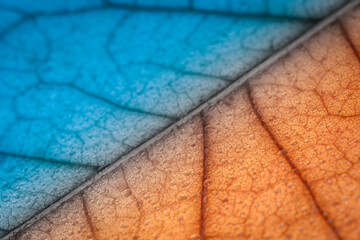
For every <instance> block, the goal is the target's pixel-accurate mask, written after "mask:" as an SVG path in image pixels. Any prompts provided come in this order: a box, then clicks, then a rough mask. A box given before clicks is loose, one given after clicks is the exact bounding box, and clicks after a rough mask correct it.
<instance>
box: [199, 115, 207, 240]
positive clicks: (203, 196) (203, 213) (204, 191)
mask: <svg viewBox="0 0 360 240" xmlns="http://www.w3.org/2000/svg"><path fill="white" fill-rule="evenodd" d="M201 122H202V128H203V142H204V150H203V151H204V156H203V176H202V189H201V208H200V216H201V220H200V239H201V240H204V239H205V238H206V236H205V219H206V202H207V185H208V167H209V166H208V155H209V146H208V139H209V138H208V137H209V136H208V133H207V130H206V127H207V124H206V117H205V115H204V113H201Z"/></svg>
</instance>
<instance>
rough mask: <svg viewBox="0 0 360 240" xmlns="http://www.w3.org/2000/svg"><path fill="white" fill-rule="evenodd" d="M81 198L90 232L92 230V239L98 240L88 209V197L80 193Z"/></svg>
mask: <svg viewBox="0 0 360 240" xmlns="http://www.w3.org/2000/svg"><path fill="white" fill-rule="evenodd" d="M80 199H81V202H82V205H83V210H84V214H85V218H86V222H87V224H88V226H89V228H90V232H91V235H92V237H93V238H92V239H93V240H97V237H96V235H95V228H94V225H93V224H92V221H91V218H90V214H89V210H88V206H87V202H86V199H85V197H84V194H80Z"/></svg>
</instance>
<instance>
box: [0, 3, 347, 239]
mask: <svg viewBox="0 0 360 240" xmlns="http://www.w3.org/2000/svg"><path fill="white" fill-rule="evenodd" d="M344 2H345V1H338V0H336V1H335V0H334V1H328V2H327V3H326V4H324V3H323V2H322V1H316V2H312V3H311V4H310V3H309V1H304V2H302V1H281V2H279V1H270V2H269V3H268V4H265V5H266V9H264V8H263V7H264V6H265V5H264V4H261V3H262V2H259V1H254V2H247V3H244V4H242V5H241V6H240V5H237V3H236V2H235V1H234V2H232V1H228V2H227V3H226V5H224V4H223V3H225V2H219V1H215V2H211V3H210V2H209V1H203V2H201V1H193V2H190V1H171V5H169V1H153V2H152V1H137V2H135V1H134V2H131V1H127V2H124V1H120V2H111V1H104V2H100V1H95V0H94V1H51V4H50V3H49V2H48V1H36V2H32V1H18V0H16V1H7V0H1V1H0V11H1V17H0V19H1V20H2V21H0V22H1V24H0V59H2V61H0V81H1V85H2V87H1V89H0V114H1V120H0V135H1V138H0V156H1V158H0V164H1V165H2V166H4V167H3V168H2V169H1V172H0V179H1V180H2V183H1V188H0V190H1V198H0V235H2V234H3V233H6V232H8V231H10V230H12V229H14V228H16V227H17V226H18V225H19V224H22V223H24V222H25V221H26V220H27V219H29V218H31V217H32V216H33V215H34V214H36V213H38V212H39V211H40V210H42V209H44V208H46V207H47V206H49V205H50V204H51V203H53V202H55V201H56V200H58V199H59V198H60V197H61V196H63V195H65V194H66V193H68V192H69V191H71V189H73V188H75V187H76V186H78V185H79V184H80V183H81V182H83V181H85V180H86V179H88V178H89V177H90V176H93V175H94V174H96V173H97V172H98V171H99V169H100V168H102V167H105V166H108V165H109V164H112V163H113V162H114V161H116V160H118V159H119V158H121V156H123V155H125V154H126V153H128V152H130V151H131V150H132V149H134V148H135V147H137V146H139V145H140V144H142V143H143V142H144V141H146V140H148V139H149V138H151V137H153V136H154V135H156V134H157V133H159V132H160V131H161V130H162V129H164V128H165V127H167V126H169V125H170V124H171V123H174V122H175V121H176V120H178V119H179V118H182V117H184V116H186V114H188V113H189V112H190V111H191V110H193V109H194V108H196V107H197V106H199V105H200V104H201V103H203V102H204V101H206V100H207V99H209V98H210V97H211V96H213V95H214V94H216V93H217V92H219V91H220V90H221V89H223V88H224V87H226V86H227V85H228V84H230V83H231V82H233V81H235V80H236V79H237V78H239V77H240V76H242V75H243V74H244V73H246V72H247V71H249V70H250V69H251V68H253V67H254V66H256V65H257V64H259V63H260V62H261V61H263V60H264V59H265V58H267V57H268V56H270V55H271V54H272V53H274V52H275V51H277V50H278V49H281V48H282V47H284V46H285V45H286V44H287V43H288V42H290V41H291V40H293V39H295V38H296V37H297V36H299V35H300V34H301V33H303V32H304V31H305V30H306V29H308V28H309V27H310V26H311V25H313V24H314V23H315V22H316V21H315V20H317V19H321V18H322V17H324V16H325V15H327V14H328V13H330V12H331V11H332V10H334V9H336V8H337V7H339V6H340V5H341V4H343V3H344ZM275 6H278V7H275ZM310 6H311V7H310ZM214 9H215V10H214ZM294 9H296V10H294ZM349 36H350V35H349ZM164 151H165V150H164ZM177 157H179V158H180V155H179V156H177ZM179 161H180V160H179ZM129 168H130V167H129ZM174 168H175V169H177V167H176V166H174ZM166 170H168V169H166V168H164V169H163V170H162V171H166ZM128 171H130V172H132V171H133V170H128ZM173 171H174V173H175V172H176V171H175V170H173ZM179 171H180V169H179ZM194 174H195V173H194ZM195 175H198V173H197V172H196V174H195ZM148 181H153V180H150V179H148ZM129 184H130V183H129ZM135 186H137V185H135ZM189 191H190V190H189ZM194 191H197V190H196V188H195V190H194V189H192V190H191V194H192V193H193V192H194ZM139 194H140V193H139ZM89 197H90V196H89ZM81 199H82V198H81ZM84 199H85V200H84ZM79 201H80V200H76V201H75V200H74V201H73V203H71V204H75V205H76V206H78V205H79V204H80V203H82V202H86V196H84V197H83V199H82V200H81V201H80V203H79ZM71 204H70V205H71ZM164 204H165V203H164ZM166 204H167V203H166ZM174 204H175V203H174ZM189 204H190V203H189ZM192 204H193V203H191V204H190V205H191V206H193V205H192ZM80 205H81V204H80ZM83 205H84V204H83ZM190 205H189V206H188V207H189V208H191V207H190ZM84 206H86V205H84ZM86 211H87V210H86ZM90 211H91V210H89V213H88V214H85V215H86V216H88V215H89V214H90ZM80 212H81V211H80V210H79V214H80ZM179 212H180V210H179ZM189 214H190V213H189ZM190 215H191V214H190ZM51 222H52V221H51ZM165 222H166V221H164V224H165ZM195 222H196V221H195ZM60 225H61V224H60ZM62 227H63V226H62Z"/></svg>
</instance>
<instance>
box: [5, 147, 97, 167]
mask: <svg viewBox="0 0 360 240" xmlns="http://www.w3.org/2000/svg"><path fill="white" fill-rule="evenodd" d="M0 155H3V156H10V157H14V158H21V159H24V160H29V161H31V160H34V161H40V162H46V163H52V164H61V165H68V166H72V167H79V168H92V169H93V170H96V169H98V167H95V166H92V165H87V164H82V163H71V162H62V161H59V160H56V159H47V158H42V157H29V156H26V155H22V154H17V153H10V152H5V151H0Z"/></svg>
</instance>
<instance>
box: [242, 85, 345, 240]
mask: <svg viewBox="0 0 360 240" xmlns="http://www.w3.org/2000/svg"><path fill="white" fill-rule="evenodd" d="M245 86H246V92H247V95H248V99H249V101H250V104H251V108H252V109H253V111H254V113H255V115H256V116H257V118H258V120H259V122H260V123H261V125H262V127H263V128H264V129H265V131H266V132H267V133H268V135H269V136H270V138H271V140H272V141H273V142H274V144H275V145H276V147H277V148H278V149H279V151H280V152H281V155H282V156H283V157H284V158H285V160H286V162H287V163H288V164H289V165H290V167H291V169H292V171H293V173H295V174H296V175H297V177H298V178H299V179H300V181H301V183H302V184H303V185H304V186H305V188H306V190H307V191H308V193H309V194H310V197H311V198H312V201H313V202H314V205H315V208H316V209H317V210H318V211H319V213H320V214H321V216H322V218H323V219H324V220H325V222H326V223H327V225H328V226H329V227H330V229H331V230H332V231H333V233H334V234H335V236H336V237H337V239H340V240H341V239H342V238H341V236H340V234H339V232H338V230H337V229H336V227H335V226H334V225H333V223H332V222H331V221H330V219H329V218H328V217H327V216H326V214H325V213H324V210H323V209H322V208H321V207H320V205H319V204H318V202H317V200H316V197H315V194H314V192H313V191H312V189H311V187H310V185H309V183H308V182H307V181H306V180H305V179H304V178H303V177H302V175H301V173H300V171H299V169H298V168H297V167H296V165H295V164H294V162H293V161H292V160H291V158H290V157H289V156H288V155H287V151H286V149H284V147H283V146H282V145H281V144H280V143H279V141H278V140H277V139H276V137H275V136H274V134H273V133H272V132H271V130H270V128H269V126H268V125H267V124H266V123H265V121H264V119H263V117H262V116H261V114H260V111H259V109H258V108H257V106H256V104H255V101H254V99H253V97H252V95H251V89H250V86H249V83H246V84H245Z"/></svg>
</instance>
